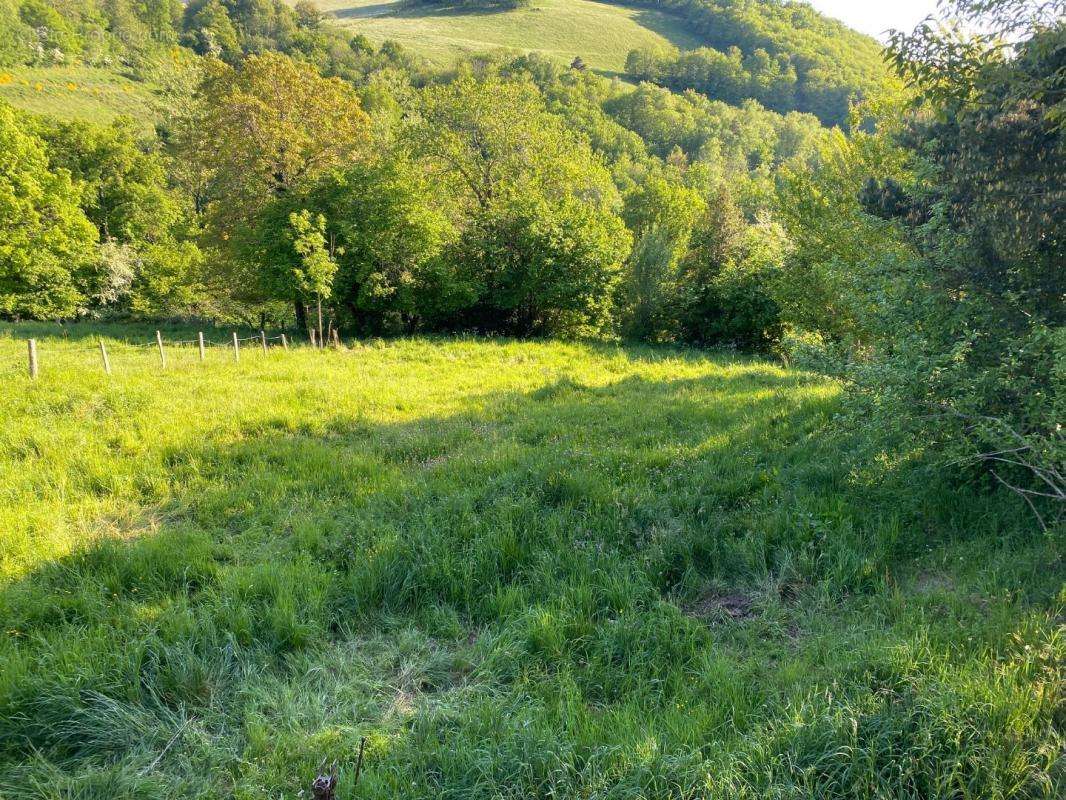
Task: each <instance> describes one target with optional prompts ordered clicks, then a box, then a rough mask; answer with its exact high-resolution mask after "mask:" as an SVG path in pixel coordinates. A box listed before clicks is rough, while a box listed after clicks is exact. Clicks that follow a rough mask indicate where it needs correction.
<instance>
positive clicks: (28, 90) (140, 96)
mask: <svg viewBox="0 0 1066 800" xmlns="http://www.w3.org/2000/svg"><path fill="white" fill-rule="evenodd" d="M153 88H154V87H152V86H150V85H149V84H146V83H141V82H138V81H132V80H129V79H128V78H126V77H124V76H122V75H121V74H119V73H118V72H117V71H116V70H110V69H104V68H97V67H87V66H48V67H22V66H20V67H7V68H2V69H0V100H6V101H7V102H9V103H11V105H13V106H15V107H16V108H19V109H22V110H23V111H29V112H32V113H34V114H52V115H54V116H57V117H59V118H60V119H76V120H84V121H87V122H97V123H101V124H106V123H109V122H111V121H112V120H114V119H115V118H117V117H120V116H125V117H130V118H132V119H133V120H135V121H136V122H137V123H138V125H140V127H141V128H142V130H144V131H151V130H152V124H153V122H154V120H155V119H156V117H157V116H158V114H157V111H156V109H155V105H156V101H155V99H154V97H153V94H152V92H153Z"/></svg>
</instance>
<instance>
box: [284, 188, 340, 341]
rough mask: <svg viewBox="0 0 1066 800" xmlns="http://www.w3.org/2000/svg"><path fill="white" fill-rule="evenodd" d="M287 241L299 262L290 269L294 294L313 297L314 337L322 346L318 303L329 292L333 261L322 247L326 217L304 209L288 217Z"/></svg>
mask: <svg viewBox="0 0 1066 800" xmlns="http://www.w3.org/2000/svg"><path fill="white" fill-rule="evenodd" d="M289 238H290V240H291V241H292V249H293V250H294V251H295V253H296V256H297V258H298V259H299V260H298V262H297V263H296V265H294V266H293V267H292V269H291V275H292V280H293V283H294V285H295V287H296V291H297V292H298V293H300V294H303V295H310V296H312V297H314V298H315V300H316V302H317V306H318V337H319V339H318V340H319V343H320V344H321V343H322V334H323V332H324V328H323V327H322V301H323V300H324V299H328V298H329V297H330V295H331V294H332V293H333V278H334V276H335V275H336V274H337V262H336V261H335V260H334V258H333V252H332V248H330V247H328V246H327V244H326V218H325V217H324V216H322V215H321V214H318V215H315V216H312V214H311V212H310V211H308V210H307V209H304V210H303V211H299V212H293V213H292V214H290V215H289Z"/></svg>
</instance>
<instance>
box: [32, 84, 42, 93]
mask: <svg viewBox="0 0 1066 800" xmlns="http://www.w3.org/2000/svg"><path fill="white" fill-rule="evenodd" d="M33 88H34V89H36V90H37V91H38V92H43V91H44V84H43V83H35V84H33Z"/></svg>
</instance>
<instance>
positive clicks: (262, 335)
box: [259, 331, 267, 353]
mask: <svg viewBox="0 0 1066 800" xmlns="http://www.w3.org/2000/svg"><path fill="white" fill-rule="evenodd" d="M259 341H260V342H262V344H263V352H264V353H265V352H266V351H267V335H266V331H259Z"/></svg>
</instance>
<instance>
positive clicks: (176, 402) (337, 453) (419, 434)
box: [0, 325, 1066, 799]
mask: <svg viewBox="0 0 1066 800" xmlns="http://www.w3.org/2000/svg"><path fill="white" fill-rule="evenodd" d="M62 330H63V331H64V334H63V335H58V332H59V331H60V329H59V328H58V327H57V326H46V325H32V326H31V325H5V326H3V327H2V328H0V375H2V378H3V380H2V383H0V408H2V409H3V423H2V427H0V485H2V487H3V488H2V490H0V532H2V533H0V537H2V538H0V576H2V578H0V580H2V583H0V618H2V629H0V631H2V633H0V664H2V665H3V668H2V669H0V796H3V797H5V798H22V797H26V798H29V797H34V798H41V797H48V798H60V797H80V798H142V797H143V798H148V797H152V798H159V797H239V798H263V797H296V796H297V793H298V792H299V791H300V790H301V789H302V790H304V791H305V795H304V796H307V795H306V791H307V788H308V785H309V783H310V780H311V778H312V777H313V776H314V775H315V772H316V767H317V766H318V765H319V763H320V762H321V761H322V760H323V759H327V760H332V759H336V760H338V762H339V764H340V781H339V791H338V797H342V798H352V797H359V798H382V799H383V798H395V797H412V798H460V797H462V798H471V797H515V798H517V797H586V798H594V797H595V798H608V797H610V798H623V797H624V798H653V797H654V798H662V797H686V798H687V797H810V796H819V797H875V796H877V797H889V796H891V797H915V798H918V797H926V798H928V797H1054V796H1061V794H1060V792H1061V790H1062V789H1063V780H1064V777H1063V772H1062V766H1061V762H1060V758H1061V752H1062V745H1063V742H1062V738H1061V724H1062V719H1063V717H1062V714H1063V705H1062V702H1063V697H1062V687H1063V682H1062V679H1063V663H1064V661H1063V659H1064V655H1066V640H1064V636H1063V631H1062V620H1063V617H1062V613H1063V602H1064V600H1066V596H1064V593H1063V589H1062V586H1063V581H1062V578H1063V570H1062V563H1061V555H1060V554H1061V551H1062V536H1061V532H1060V533H1058V534H1056V533H1054V532H1052V533H1049V534H1046V535H1041V534H1039V533H1033V532H1032V527H1033V526H1032V525H1031V521H1030V520H1029V519H1028V518H1027V517H1026V515H1025V513H1024V509H1022V508H1020V507H1018V506H1016V505H1010V504H1009V502H1008V503H1005V501H1004V498H1003V497H1002V496H998V497H996V498H995V499H994V500H991V499H988V498H987V497H978V496H970V495H962V494H958V493H948V492H947V491H946V490H939V489H937V487H936V485H935V482H934V481H928V480H927V481H925V482H924V483H923V482H919V481H915V482H914V484H913V486H912V487H911V491H910V492H909V493H902V494H901V493H900V486H899V485H898V483H899V481H905V480H913V479H912V478H908V477H907V476H905V475H902V476H895V477H889V478H885V477H884V476H879V477H878V479H877V480H876V481H870V482H866V483H864V482H863V481H862V480H861V479H859V478H858V477H852V478H849V476H848V474H847V471H846V467H845V466H844V462H845V459H844V458H843V457H842V453H841V451H840V450H837V449H835V448H837V447H839V443H834V442H833V441H832V440H831V439H829V438H827V437H826V436H824V435H823V433H822V431H823V429H824V427H825V425H826V422H827V420H828V418H829V417H830V416H831V415H832V414H833V412H834V409H835V406H836V397H837V392H838V390H837V387H836V386H835V385H833V384H832V383H830V382H828V381H826V380H823V379H820V378H817V377H814V376H810V375H806V374H802V373H797V372H790V371H788V370H785V369H782V368H779V367H778V366H775V365H772V364H770V363H764V362H759V361H754V360H749V359H746V358H742V357H736V356H731V355H720V356H719V355H707V354H700V353H698V352H696V351H678V350H669V349H655V348H643V347H633V348H627V347H617V346H611V345H583V344H558V343H538V342H526V343H518V342H511V341H504V340H498V341H490V340H464V339H456V340H436V341H433V340H421V339H411V340H397V341H389V342H370V343H362V344H353V343H351V342H349V343H348V346H347V347H346V349H344V350H342V351H325V352H316V351H313V350H311V349H310V348H307V347H294V348H293V349H290V350H289V351H288V352H283V351H282V350H281V349H280V348H272V349H271V350H270V351H269V352H267V353H265V354H264V353H263V352H262V351H261V350H258V349H257V348H256V347H255V346H253V345H254V343H252V344H250V345H249V346H247V347H246V348H245V349H243V350H242V352H241V359H240V361H239V362H235V361H234V359H233V357H232V352H231V351H229V350H227V349H225V348H224V347H219V348H217V349H210V350H209V351H208V357H207V361H206V363H204V364H201V363H199V360H198V355H197V352H196V349H195V348H184V349H181V350H179V349H177V348H173V349H171V350H168V353H167V355H168V362H167V368H166V370H162V369H160V367H159V363H158V353H157V352H156V351H155V350H153V349H152V348H151V347H139V348H135V347H133V346H132V345H131V344H123V343H122V340H128V341H129V342H135V343H137V344H140V345H146V344H149V343H150V342H151V341H152V339H153V337H154V331H153V330H150V329H147V328H143V329H142V328H137V329H129V328H119V327H115V328H107V327H101V328H91V327H87V326H67V327H66V328H64V329H62ZM164 333H165V335H166V337H167V338H169V339H174V338H178V337H180V338H185V339H188V338H191V337H194V336H195V331H191V332H190V331H188V330H185V331H165V332H164ZM97 334H102V335H104V336H105V338H106V340H107V342H108V345H109V353H110V357H111V361H112V367H113V375H112V376H111V377H110V378H108V377H107V376H106V375H104V373H103V371H102V369H101V368H100V362H99V352H98V349H97V339H96V335H97ZM29 336H35V337H36V338H37V340H38V347H39V357H40V368H41V372H40V377H39V378H38V379H37V380H36V381H32V382H31V381H30V379H29V378H28V377H26V375H25V374H24V373H25V363H26V343H25V339H26V338H27V337H29ZM228 336H229V333H228V332H225V331H215V332H212V333H211V334H209V336H208V338H209V339H214V340H217V341H225V340H226V339H227V337H228ZM893 481H895V482H896V483H897V485H895V486H889V485H888V484H889V483H892V482H893ZM900 497H906V498H907V501H906V502H900V500H899V498H900ZM1009 500H1010V498H1008V501H1009ZM1018 502H1019V503H1020V501H1018ZM363 737H366V740H367V744H366V761H365V764H364V767H363V772H362V776H361V779H360V782H359V785H358V789H356V787H355V785H354V775H353V772H354V766H355V754H356V752H357V751H358V748H359V742H360V741H361V739H362V738H363Z"/></svg>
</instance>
